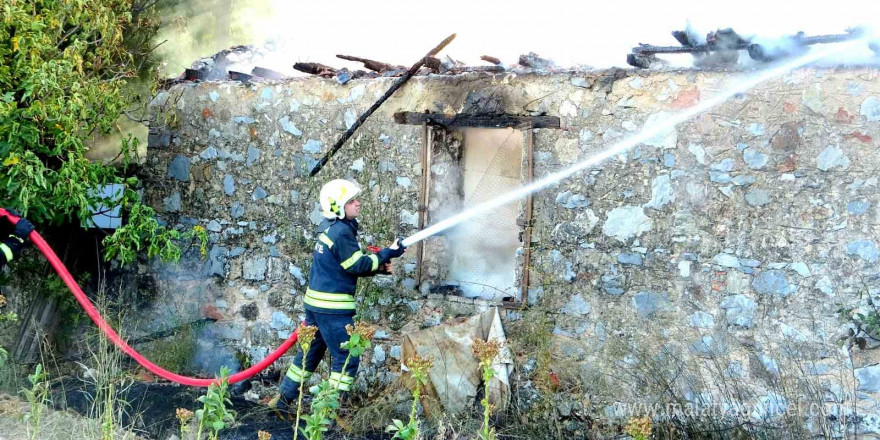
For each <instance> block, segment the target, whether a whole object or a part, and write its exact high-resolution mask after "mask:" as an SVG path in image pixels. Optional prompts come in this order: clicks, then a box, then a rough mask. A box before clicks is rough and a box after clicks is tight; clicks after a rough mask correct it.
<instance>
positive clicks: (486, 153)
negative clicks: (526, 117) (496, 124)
mask: <svg viewBox="0 0 880 440" xmlns="http://www.w3.org/2000/svg"><path fill="white" fill-rule="evenodd" d="M430 130H431V135H430V136H429V137H430V139H431V143H430V147H431V148H430V153H429V155H430V159H429V161H430V166H429V168H428V170H429V172H430V176H429V178H428V185H427V197H426V210H425V227H428V226H430V225H432V224H435V223H437V222H439V221H442V220H444V219H446V218H449V217H451V216H454V215H456V214H458V213H460V212H463V211H466V210H468V209H469V208H472V207H474V206H477V205H479V204H482V203H484V202H488V201H490V200H492V199H494V198H496V197H499V196H501V195H503V194H505V193H508V192H510V191H513V190H515V189H516V188H518V187H519V186H520V185H521V184H522V176H523V145H524V141H525V136H524V134H523V132H522V131H521V130H517V129H514V128H503V129H488V128H464V129H454V130H448V129H444V128H441V127H432V128H431V129H430ZM523 212H524V201H522V200H518V201H515V202H512V203H509V204H507V205H504V206H501V207H498V208H496V209H493V210H491V211H489V212H486V213H481V214H478V215H476V216H475V217H473V218H471V219H469V220H467V221H465V222H463V223H461V224H459V225H457V226H455V227H453V228H450V229H448V230H446V231H444V232H442V233H441V234H438V235H437V236H434V237H430V238H428V239H426V240H425V244H424V251H423V252H422V255H421V256H422V261H421V266H422V272H421V279H420V280H419V281H420V284H421V285H422V286H423V289H425V290H427V291H428V292H432V293H443V294H452V295H461V296H464V297H468V298H480V299H484V300H489V301H510V300H515V299H517V298H518V297H519V290H520V281H519V280H518V275H519V274H520V272H519V271H518V270H517V267H518V265H519V264H521V263H520V261H518V260H519V258H518V256H519V255H521V252H520V250H521V248H522V241H521V240H522V232H523V230H522V227H521V226H520V224H518V222H517V219H519V218H521V217H522V215H523Z"/></svg>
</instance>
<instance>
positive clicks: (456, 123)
mask: <svg viewBox="0 0 880 440" xmlns="http://www.w3.org/2000/svg"><path fill="white" fill-rule="evenodd" d="M394 122H396V123H398V124H407V125H421V124H428V125H441V126H444V127H483V128H508V127H510V128H519V127H523V126H531V128H560V125H559V117H557V116H518V115H505V114H481V113H458V114H455V115H447V114H443V113H417V112H398V113H395V114H394Z"/></svg>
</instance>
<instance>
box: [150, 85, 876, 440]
mask: <svg viewBox="0 0 880 440" xmlns="http://www.w3.org/2000/svg"><path fill="white" fill-rule="evenodd" d="M742 75H744V74H743V73H731V72H709V71H706V72H702V71H669V72H624V71H602V72H588V73H567V74H553V75H522V76H516V75H512V74H503V75H496V76H491V75H461V76H455V77H434V76H432V77H419V78H414V79H413V80H411V82H410V83H409V84H408V85H407V86H406V87H404V88H403V89H402V90H400V91H399V92H398V93H397V94H396V95H395V96H394V97H393V98H392V99H390V100H389V101H388V102H387V103H386V104H385V105H384V106H383V107H382V108H381V109H380V110H379V111H378V112H377V113H375V114H374V115H373V116H372V117H371V119H370V120H369V121H368V122H367V123H366V125H365V126H364V127H362V128H361V129H360V130H359V131H358V133H357V135H356V136H355V137H354V138H353V139H352V140H351V141H349V143H348V144H347V145H346V146H345V147H344V148H343V149H342V150H341V151H340V153H339V154H337V155H336V157H334V158H333V160H332V161H331V162H330V166H329V167H328V168H325V169H324V170H323V171H322V172H321V173H320V174H319V175H318V176H317V177H316V178H308V177H307V173H308V170H309V169H310V168H311V165H312V164H314V163H315V161H316V160H317V159H318V158H320V156H321V155H322V153H323V152H325V151H326V150H327V148H328V146H329V145H330V144H332V143H333V142H334V141H335V140H336V139H337V138H338V136H339V135H340V134H341V133H342V131H343V130H344V129H345V128H346V127H347V126H349V125H350V124H352V123H353V122H354V120H355V119H356V117H357V116H358V115H359V114H360V113H361V112H363V111H364V110H365V109H366V108H367V107H368V106H369V105H370V104H371V103H372V102H373V101H374V99H375V98H377V97H378V96H379V95H380V94H381V93H382V92H383V91H384V90H385V89H386V88H387V87H388V86H389V85H390V84H391V81H392V80H391V79H379V80H364V81H351V82H350V83H348V84H347V85H345V86H341V85H338V84H337V83H335V82H333V81H329V80H322V79H317V78H308V79H297V80H291V81H289V82H283V83H273V84H254V85H242V84H239V83H234V82H227V83H203V84H187V85H178V86H175V87H174V88H172V89H171V90H169V91H168V92H165V93H163V94H162V96H160V98H159V99H158V100H157V103H156V105H157V109H159V113H160V116H162V118H161V119H162V120H163V121H164V122H163V123H161V124H157V126H154V127H153V128H152V129H153V131H154V135H153V136H152V138H151V145H150V147H151V149H150V156H149V158H148V161H147V165H146V168H145V169H144V172H143V175H144V178H145V183H146V199H147V201H148V202H149V203H150V204H151V205H152V206H154V207H155V208H156V209H157V210H158V212H160V214H161V217H162V219H163V220H164V221H165V222H167V223H168V224H169V225H171V226H176V225H194V224H199V225H202V226H205V227H206V228H207V230H208V231H209V233H210V234H209V235H210V239H211V247H210V251H209V253H208V258H207V259H205V260H201V259H199V258H198V255H197V254H196V253H194V252H192V251H191V252H189V253H187V255H186V256H185V258H184V261H183V262H181V263H180V264H178V265H163V264H159V263H152V264H151V265H150V266H149V267H148V268H144V270H148V271H150V272H152V273H155V276H156V278H157V279H158V285H159V292H157V293H156V298H155V300H154V301H153V303H152V304H153V310H149V311H144V312H142V313H141V315H142V316H144V317H149V318H148V319H147V321H149V322H148V323H147V324H148V325H146V324H145V327H149V328H152V329H157V328H160V327H162V326H164V325H167V324H168V320H170V319H172V318H170V317H169V316H170V314H175V316H176V317H175V318H173V319H176V320H183V321H186V320H187V319H191V318H198V317H200V316H213V317H216V318H219V319H220V320H219V321H218V322H217V323H216V324H214V325H213V326H212V328H213V329H214V330H212V331H213V332H214V333H213V334H214V336H215V338H214V340H213V342H212V343H214V344H220V345H227V346H229V347H231V348H234V349H235V350H238V351H242V352H246V353H249V354H250V356H251V357H252V358H253V360H257V359H258V358H260V357H261V356H262V355H264V354H265V353H266V351H267V350H269V349H272V348H274V347H275V346H277V345H278V344H279V343H280V342H281V340H282V339H283V338H284V337H286V336H287V334H288V332H289V331H291V330H292V329H293V327H294V323H295V322H296V321H297V320H298V319H299V316H300V314H301V298H302V294H303V292H304V290H305V285H306V281H307V279H306V277H307V276H308V268H309V259H310V251H311V248H312V246H313V241H314V236H315V235H314V231H313V230H314V227H315V223H316V222H317V221H318V218H319V217H320V216H319V210H318V205H317V203H316V201H315V200H316V195H317V192H318V189H319V188H320V185H321V184H322V183H323V182H325V181H326V180H328V179H330V178H336V177H344V178H349V179H353V180H355V181H357V182H358V183H360V184H361V185H363V186H364V187H365V188H367V190H366V191H365V194H364V197H363V210H364V214H363V219H362V224H363V225H364V226H365V231H366V232H365V236H364V239H365V241H366V242H367V243H373V244H385V243H388V242H389V241H390V240H391V239H392V237H393V236H394V235H408V234H410V233H412V232H413V231H414V230H415V227H416V226H417V224H418V191H419V182H420V178H421V173H422V172H427V170H423V169H422V168H421V164H420V163H419V158H420V153H419V152H420V148H421V138H422V128H421V127H418V126H406V125H398V124H395V123H394V122H393V120H392V113H393V112H396V111H415V112H422V111H425V110H428V111H431V112H446V113H456V112H459V111H461V110H462V108H464V107H465V106H466V105H467V104H468V103H469V102H470V103H473V102H479V101H481V99H482V98H485V97H492V99H491V101H492V102H493V103H494V104H493V105H500V107H501V108H502V109H503V111H504V112H506V113H511V114H536V115H537V114H548V115H556V116H559V117H560V118H561V120H562V129H560V130H550V129H538V130H536V131H535V135H534V150H535V152H534V158H535V176H536V178H540V177H541V176H545V175H547V174H550V173H552V172H554V171H558V170H560V169H563V168H565V167H567V166H569V165H572V164H575V163H577V162H578V161H580V160H583V159H585V158H587V157H589V155H590V154H591V153H593V152H596V151H599V150H600V149H601V148H602V147H603V146H606V145H610V144H612V143H613V142H615V141H618V140H621V139H624V138H625V137H626V136H627V135H630V134H633V133H635V132H637V131H638V130H640V129H641V128H642V127H643V126H645V125H646V124H651V123H656V122H657V121H662V120H663V119H664V118H665V117H667V116H668V115H669V114H670V113H672V112H675V111H677V110H680V109H683V108H687V107H689V106H692V105H694V104H695V103H697V102H699V101H700V100H702V99H706V97H708V96H711V95H713V94H714V93H716V92H718V91H720V90H722V89H724V87H725V85H726V84H728V83H730V82H732V81H734V80H735V78H736V77H739V76H742ZM878 76H880V75H878V71H876V70H871V69H855V68H854V69H821V70H814V69H802V70H798V71H796V72H793V73H791V74H789V75H786V76H785V77H783V78H780V79H778V80H774V81H772V82H769V83H766V84H762V85H760V86H759V87H757V88H755V89H754V90H751V91H749V92H748V93H745V94H742V95H739V96H737V97H736V98H734V99H731V100H730V101H729V102H727V103H725V104H724V105H722V106H720V107H718V108H716V109H714V110H712V111H711V112H709V113H707V114H704V115H702V116H700V117H698V118H696V119H695V120H692V121H689V122H687V123H685V124H682V125H681V126H679V127H678V128H676V129H672V130H670V131H668V132H667V133H665V134H663V135H661V136H658V137H657V138H656V139H653V140H652V141H650V142H648V143H645V144H642V145H639V146H638V147H636V148H634V149H632V150H631V151H629V152H627V153H626V154H621V155H620V156H618V157H616V158H614V159H613V160H610V161H608V162H607V163H605V164H603V165H601V166H597V167H595V168H593V169H591V170H588V171H586V172H583V173H580V174H578V175H576V176H574V177H572V178H570V179H568V180H566V181H564V182H562V183H560V184H559V185H558V186H554V187H551V188H548V189H546V190H544V191H542V192H540V193H538V194H536V195H535V198H534V208H535V212H534V217H535V221H534V233H533V237H532V239H533V242H532V251H531V264H532V266H531V280H532V283H531V289H530V290H529V297H528V303H529V304H530V307H529V309H527V310H519V311H507V312H506V313H505V314H504V318H505V325H506V326H507V330H508V333H509V336H510V338H511V344H512V345H513V346H514V347H516V346H517V345H516V344H523V345H521V347H524V349H523V350H520V351H518V352H517V353H518V354H519V356H518V358H517V363H518V367H517V370H516V374H515V375H514V380H515V383H516V384H517V387H518V390H519V391H518V392H519V394H518V396H520V397H521V399H519V400H518V401H519V402H520V403H521V405H524V408H526V409H528V402H529V399H528V398H527V397H528V396H532V395H538V394H540V393H547V392H550V391H548V390H552V389H553V385H554V384H555V383H556V381H557V378H560V380H562V381H563V384H564V385H572V384H576V385H577V387H568V388H563V389H577V390H578V391H577V392H570V393H567V396H568V397H566V398H565V399H562V401H565V402H568V403H566V407H565V408H567V409H566V410H565V411H562V410H560V412H559V414H560V415H561V416H562V417H572V418H573V420H575V419H577V418H576V417H574V415H573V414H575V413H577V412H595V413H599V414H605V415H612V414H614V407H613V406H611V405H612V404H613V403H614V402H615V401H616V400H617V401H627V402H633V401H639V400H648V401H657V400H660V399H662V398H663V395H664V390H663V386H664V383H663V381H668V382H669V383H667V384H665V385H668V386H667V387H666V388H667V390H665V392H666V394H667V395H668V394H670V393H671V394H673V395H676V396H680V398H681V399H682V401H683V402H684V401H688V402H691V401H692V402H700V401H702V402H703V403H705V402H706V401H707V400H706V399H708V396H716V397H715V400H714V401H715V402H716V403H717V402H718V399H719V397H718V396H722V397H721V398H723V396H727V397H728V398H735V399H742V400H745V401H750V402H755V401H758V402H768V401H770V400H773V401H778V399H777V398H783V397H784V398H787V399H789V401H791V399H792V398H793V396H785V395H784V392H783V391H784V390H780V384H781V383H783V382H784V381H783V380H782V378H785V377H788V376H786V375H788V374H791V373H792V372H793V371H795V369H794V367H793V366H798V365H801V364H798V363H797V362H799V360H803V359H809V361H810V363H811V365H812V368H809V369H803V368H801V369H799V370H798V371H800V373H798V374H802V375H803V378H804V379H805V380H806V381H807V382H808V383H815V384H817V387H818V388H817V389H821V390H822V393H823V395H826V396H830V397H828V398H829V399H831V401H834V400H842V399H844V398H845V397H846V396H849V397H850V398H851V397H852V396H853V395H858V396H859V397H860V399H861V400H859V401H858V404H859V405H860V408H861V410H862V411H864V413H867V414H875V415H876V414H877V410H876V409H875V408H874V407H875V406H876V405H877V404H876V403H875V400H874V399H875V398H878V397H880V395H878V394H875V393H876V392H878V391H880V380H878V378H880V366H878V365H877V364H878V362H880V357H878V352H877V351H875V350H873V349H872V348H873V346H874V345H876V344H874V343H873V342H872V341H873V340H872V339H870V338H867V339H866V341H867V343H866V345H863V347H864V349H861V348H859V347H857V346H856V347H854V348H852V349H851V350H848V349H846V348H845V347H844V348H841V336H842V335H843V336H845V335H846V334H847V332H848V330H849V329H850V328H851V326H852V323H851V322H850V315H851V314H850V312H848V311H847V312H845V313H843V314H841V313H838V310H839V309H841V308H842V307H843V308H862V309H863V310H870V306H869V305H868V304H869V300H870V298H872V297H874V296H877V295H878V294H880V289H878V288H880V285H878V281H877V280H878V266H877V260H878V257H880V252H878V248H877V237H878V234H877V232H878V231H877V229H878V212H880V211H878V209H877V206H878V203H880V200H878V196H877V188H878V187H877V175H876V170H877V169H878V168H880V158H878V154H877V149H876V141H875V139H877V138H878V136H880V125H878V122H877V121H878V120H880V83H878ZM431 172H432V176H433V175H434V174H436V173H437V170H434V169H432V170H431ZM435 200H436V198H435ZM487 233H490V231H487ZM412 254H413V252H408V253H407V255H406V256H405V257H404V258H403V260H402V261H400V263H399V264H397V265H396V267H395V275H394V276H393V277H378V278H377V279H375V280H374V282H373V283H372V284H362V288H363V290H364V291H365V292H364V293H365V295H364V298H365V299H364V305H363V310H362V313H363V316H365V317H366V318H367V319H370V320H374V321H376V322H378V323H379V325H380V326H381V327H382V328H383V330H384V331H383V332H381V333H380V335H381V339H380V340H379V341H377V342H378V345H377V348H376V350H375V351H374V352H373V353H370V354H369V355H368V358H369V361H368V362H364V363H363V365H364V366H365V368H363V369H362V372H363V373H362V374H361V377H360V378H359V379H358V384H359V385H358V386H359V387H360V389H366V387H367V386H368V385H372V384H374V383H376V382H378V383H379V384H380V385H382V384H387V383H389V382H390V381H391V380H393V379H394V377H396V376H395V375H396V373H395V372H396V371H398V368H397V364H399V357H400V347H399V340H400V336H401V334H402V333H403V332H406V331H413V330H416V329H418V328H419V327H424V326H430V325H436V324H438V323H439V322H440V321H441V320H442V319H443V318H445V317H448V316H450V315H452V314H454V313H466V312H467V310H473V309H479V308H481V307H483V308H484V307H485V304H482V303H480V302H473V301H470V302H468V301H452V300H451V299H448V300H444V299H443V298H442V297H438V296H436V295H427V294H425V293H421V292H419V291H417V290H414V286H415V284H416V282H415V273H416V267H415V259H414V256H413V255H412ZM424 269H425V270H426V271H428V270H432V269H429V268H424ZM437 270H439V269H437ZM169 305H174V309H175V310H173V311H172V310H171V309H172V308H171V307H169ZM468 307H471V309H468ZM536 332H537V333H540V332H548V333H549V336H548V337H546V338H543V337H535V336H536ZM537 336H541V335H537ZM536 341H537V342H536ZM541 341H546V342H541ZM529 344H531V345H529ZM386 354H387V355H386ZM545 354H546V355H545ZM801 366H802V365H801ZM852 370H854V372H853V371H852ZM657 372H659V373H657ZM676 372H677V373H678V374H675V373H676ZM654 373H657V374H654ZM549 377H552V380H550V379H548V378H549ZM657 377H667V379H663V380H656V378H657ZM652 378H654V379H652ZM731 381H732V382H735V383H736V384H738V385H737V386H738V388H737V389H736V392H735V393H734V392H731V391H730V387H729V386H728V387H727V388H723V387H722V385H719V384H722V383H725V384H729V382H731ZM657 389H659V391H658V390H657ZM669 390H672V391H669ZM725 390H726V391H725ZM826 393H827V394H826ZM562 394H563V395H566V393H562ZM523 396H525V397H523ZM731 396H733V397H731ZM563 397H564V396H563ZM566 399H567V400H566ZM768 399H769V400H768ZM757 408H759V409H760V408H763V409H761V410H760V411H765V410H766V411H771V410H770V409H767V408H771V407H770V406H768V405H765V406H759V407H757ZM771 409H772V408H771ZM871 420H875V421H876V420H878V418H877V416H875V417H874V418H873V419H871ZM572 423H574V422H572ZM872 423H874V424H873V425H872ZM862 425H863V426H862V429H866V430H874V431H875V432H877V431H880V428H878V427H877V426H876V422H870V421H868V420H867V419H866V420H863V421H862Z"/></svg>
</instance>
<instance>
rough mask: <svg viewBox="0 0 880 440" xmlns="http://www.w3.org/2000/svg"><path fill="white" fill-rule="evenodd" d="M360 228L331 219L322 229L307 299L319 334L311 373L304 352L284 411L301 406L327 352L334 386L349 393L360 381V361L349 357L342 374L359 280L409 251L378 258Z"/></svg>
mask: <svg viewBox="0 0 880 440" xmlns="http://www.w3.org/2000/svg"><path fill="white" fill-rule="evenodd" d="M357 230H358V222H357V220H354V219H351V220H349V219H325V220H324V221H323V222H322V223H321V225H320V226H319V227H318V232H319V235H318V240H317V242H316V244H315V250H314V252H313V261H312V268H311V271H310V273H309V287H308V289H307V290H306V295H305V298H304V299H303V303H304V304H305V311H306V325H312V326H316V327H318V332H317V333H316V334H315V340H314V341H313V342H312V344H311V346H310V348H309V352H308V353H307V354H306V363H305V369H302V365H303V364H302V357H303V353H302V352H301V351H300V352H299V353H298V354H297V355H296V358H295V359H294V361H293V363H292V364H291V365H290V368H289V369H288V370H287V374H286V375H285V377H284V379H283V380H282V382H281V387H280V392H281V397H280V399H279V401H278V403H277V408H278V409H279V410H286V411H289V409H287V408H289V405H290V404H291V403H292V404H293V405H296V403H295V402H296V399H297V397H298V395H299V385H300V383H301V382H302V381H304V380H308V378H309V377H311V375H312V373H313V372H314V371H315V370H316V369H317V368H318V364H319V363H320V362H321V358H323V357H324V353H325V352H326V350H327V349H329V350H330V357H331V360H332V361H331V362H332V363H331V365H330V384H331V385H334V386H336V387H338V389H339V390H341V391H342V392H343V393H345V392H347V391H349V390H350V389H351V385H352V384H353V383H354V378H355V375H356V373H357V369H358V364H359V358H356V357H352V358H351V359H349V361H348V364H347V365H346V367H345V371H342V366H343V364H344V363H345V358H346V356H347V355H348V350H344V349H342V348H341V347H340V345H341V344H342V343H344V342H346V341H348V333H346V330H345V326H346V325H349V324H353V323H354V314H355V306H356V304H355V298H354V294H355V286H356V285H357V280H358V278H360V277H368V276H373V275H375V274H376V273H377V272H378V271H379V268H380V266H382V265H383V264H385V263H387V262H388V261H389V260H391V259H392V258H397V257H399V256H401V255H402V254H403V252H404V250H405V249H404V248H403V246H400V248H399V249H389V248H384V249H382V250H381V251H379V252H377V253H376V254H365V253H364V252H363V251H362V250H361V248H360V246H359V244H358V242H357V239H356V238H355V237H356V236H357ZM285 401H286V402H285Z"/></svg>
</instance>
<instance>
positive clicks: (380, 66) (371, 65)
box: [336, 55, 405, 72]
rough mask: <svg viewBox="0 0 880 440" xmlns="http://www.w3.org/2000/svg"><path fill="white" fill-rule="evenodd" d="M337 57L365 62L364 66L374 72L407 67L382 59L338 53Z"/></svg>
mask: <svg viewBox="0 0 880 440" xmlns="http://www.w3.org/2000/svg"><path fill="white" fill-rule="evenodd" d="M336 58H340V59H343V60H346V61H355V62H358V63H363V65H364V67H366V68H367V69H370V70H372V71H374V72H384V71H386V70H394V69H405V67H403V66H395V65H392V64H388V63H383V62H381V61H376V60H368V59H366V58H360V57H353V56H351V55H336Z"/></svg>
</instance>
